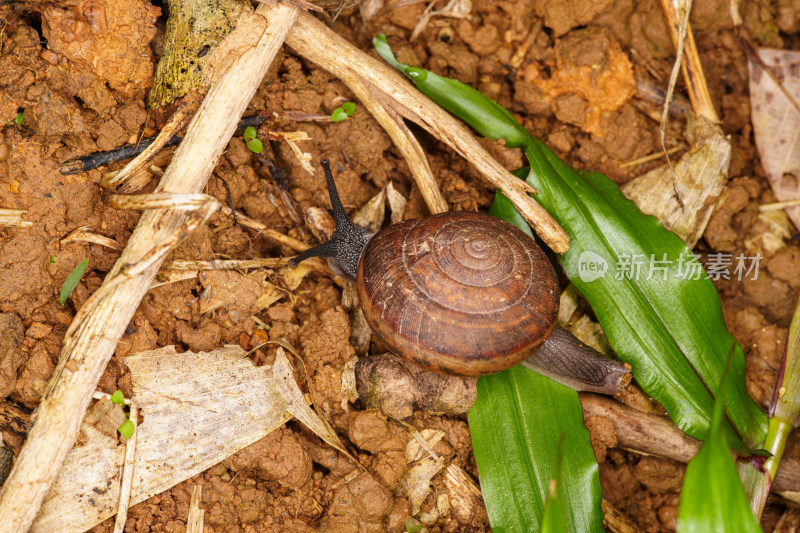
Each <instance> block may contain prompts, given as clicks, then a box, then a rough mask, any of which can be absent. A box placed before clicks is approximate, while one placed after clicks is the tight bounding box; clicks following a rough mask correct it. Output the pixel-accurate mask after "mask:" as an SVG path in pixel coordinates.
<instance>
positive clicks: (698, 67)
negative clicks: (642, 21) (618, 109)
mask: <svg viewBox="0 0 800 533" xmlns="http://www.w3.org/2000/svg"><path fill="white" fill-rule="evenodd" d="M686 3H687V2H686V0H681V6H683V7H684V8H685V6H686ZM688 5H689V9H691V3H689V4H688ZM661 9H662V10H663V11H664V16H665V18H666V19H667V27H668V28H669V34H670V37H672V44H673V45H675V47H676V49H677V48H678V43H679V42H681V44H682V45H683V56H684V58H685V61H682V62H681V71H682V72H683V79H684V81H685V82H686V90H687V91H688V93H689V100H691V102H692V108H693V109H694V112H695V113H697V115H698V116H701V117H704V118H706V119H707V120H708V121H709V122H711V123H712V124H718V123H719V116H718V115H717V111H716V109H715V108H714V102H713V101H712V100H711V93H709V92H708V85H707V84H706V76H705V73H704V72H703V65H702V63H700V54H699V53H698V52H697V46H696V45H695V43H694V35H693V34H692V27H691V25H690V24H689V22H688V20H687V21H686V27H685V28H684V31H685V33H686V37H685V39H680V35H681V22H682V19H681V17H679V16H678V13H677V12H676V11H675V6H674V5H673V3H672V0H661ZM677 53H678V54H680V53H681V50H678V51H677Z"/></svg>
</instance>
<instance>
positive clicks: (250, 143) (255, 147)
mask: <svg viewBox="0 0 800 533" xmlns="http://www.w3.org/2000/svg"><path fill="white" fill-rule="evenodd" d="M256 135H257V132H256V129H255V128H254V127H253V126H248V127H247V129H246V130H244V143H245V144H246V145H247V147H248V148H249V149H250V151H251V152H253V153H256V154H260V153H261V152H263V151H264V144H263V143H262V142H261V139H259V138H258V137H257V136H256Z"/></svg>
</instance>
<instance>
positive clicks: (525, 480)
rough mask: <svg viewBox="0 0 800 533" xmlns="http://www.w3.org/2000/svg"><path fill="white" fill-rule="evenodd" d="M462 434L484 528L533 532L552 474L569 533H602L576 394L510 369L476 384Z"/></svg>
mask: <svg viewBox="0 0 800 533" xmlns="http://www.w3.org/2000/svg"><path fill="white" fill-rule="evenodd" d="M469 428H470V433H471V435H472V445H473V448H474V451H475V461H476V462H477V465H478V471H479V472H480V481H481V490H482V492H483V499H484V501H485V502H486V510H487V512H488V513H489V520H490V522H491V525H492V529H493V530H495V531H536V530H538V529H539V528H540V527H541V526H542V525H543V513H544V509H545V500H546V499H547V495H548V492H549V488H550V481H551V479H553V477H554V475H555V474H556V471H557V465H558V447H559V441H560V439H561V437H562V435H563V436H564V439H565V441H566V442H568V443H569V446H565V447H564V448H563V457H562V468H561V476H560V477H561V487H562V489H561V491H560V496H561V498H562V501H563V507H564V508H565V509H566V512H567V518H568V520H567V523H568V524H569V531H575V532H584V531H587V532H588V531H598V532H601V531H603V525H602V524H603V512H602V510H601V509H600V502H601V499H602V493H601V490H600V479H599V476H598V473H597V463H596V462H595V457H594V452H593V451H592V447H591V444H590V442H589V432H588V431H587V430H586V428H585V427H584V425H583V411H582V409H581V405H580V402H579V401H578V394H577V393H576V392H575V391H573V390H571V389H568V388H566V387H564V386H563V385H559V384H558V383H555V382H554V381H551V380H550V379H549V378H546V377H544V376H540V375H539V374H536V373H535V372H531V371H530V370H528V369H526V368H523V367H520V366H517V367H514V368H511V369H509V370H506V371H505V372H501V373H500V374H493V375H491V376H482V377H480V378H479V379H478V398H477V400H476V402H475V405H474V406H473V407H472V409H471V410H470V412H469Z"/></svg>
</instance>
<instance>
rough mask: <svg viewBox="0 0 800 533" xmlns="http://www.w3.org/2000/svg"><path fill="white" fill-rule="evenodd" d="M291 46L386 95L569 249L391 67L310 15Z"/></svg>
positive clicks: (499, 171)
mask: <svg viewBox="0 0 800 533" xmlns="http://www.w3.org/2000/svg"><path fill="white" fill-rule="evenodd" d="M286 44H288V45H289V46H291V47H292V48H293V49H294V50H295V51H296V52H297V53H298V54H300V55H301V56H303V57H305V58H306V59H308V60H310V61H313V62H314V63H316V64H317V65H319V66H320V67H322V68H324V69H325V70H327V71H329V72H331V73H332V74H333V75H335V76H336V77H337V78H339V79H341V80H342V81H343V82H345V83H346V84H348V85H349V84H350V83H351V82H352V80H354V79H356V80H360V81H361V82H362V83H364V82H366V83H369V84H370V85H372V87H373V88H374V89H375V90H376V91H379V92H382V93H384V94H385V99H382V101H383V102H386V103H388V104H389V105H391V107H392V109H394V110H395V111H396V112H397V113H398V114H400V115H401V116H403V117H404V118H406V119H408V120H411V121H413V122H415V123H417V124H419V125H420V126H421V127H423V128H425V129H426V130H428V131H429V132H430V133H431V134H432V135H433V136H434V137H436V138H438V139H439V140H441V141H443V142H444V143H445V144H447V145H448V146H450V147H451V148H453V149H454V150H455V151H456V152H458V153H459V154H460V155H461V156H462V157H464V158H465V159H466V160H467V161H469V162H470V163H472V164H473V165H474V166H475V167H476V168H477V169H478V170H479V171H480V172H481V174H483V175H484V176H485V177H486V179H488V180H489V181H490V182H491V183H493V184H494V185H495V186H496V187H498V188H500V189H501V190H502V191H503V192H504V193H505V195H506V196H507V197H508V198H509V199H510V200H511V201H512V202H513V203H514V205H515V206H516V207H517V209H519V211H520V213H521V214H522V216H523V217H525V220H526V221H527V222H528V223H529V224H530V225H531V227H533V229H534V231H536V233H537V234H538V235H539V237H541V238H542V240H543V241H544V242H545V243H546V244H547V245H548V246H549V247H550V248H552V249H553V251H555V252H556V253H564V252H566V251H567V250H568V249H569V237H568V236H567V234H566V232H564V230H563V229H562V228H561V227H560V226H559V225H558V223H557V222H556V221H555V220H554V219H553V217H551V216H550V214H549V213H547V211H545V210H544V208H543V207H542V206H541V205H539V204H538V203H537V202H536V201H535V200H534V199H533V198H531V197H530V196H529V193H531V192H534V190H533V189H532V187H531V186H530V185H528V184H527V183H525V182H524V181H523V180H520V179H518V178H516V177H514V176H513V175H512V174H511V173H510V172H508V171H507V170H506V169H505V168H503V167H502V165H500V163H498V162H497V161H496V160H495V159H494V158H493V157H492V156H491V155H489V153H488V152H487V151H486V150H485V149H484V148H483V147H482V146H481V145H480V143H478V141H477V140H475V138H474V137H473V136H472V133H471V132H470V131H469V130H468V129H467V127H466V126H464V125H463V124H462V123H461V122H459V121H458V120H456V119H455V118H453V117H452V116H451V115H450V114H449V113H448V112H447V111H445V110H444V109H442V108H441V107H439V106H438V105H436V104H435V103H433V101H431V100H430V99H429V98H428V97H426V96H424V95H422V94H421V93H420V92H419V91H417V90H416V89H414V88H413V87H412V86H411V84H410V83H409V82H408V80H406V79H404V78H403V77H402V76H401V75H400V74H399V73H398V72H396V71H395V70H394V69H392V68H391V67H390V66H388V65H386V64H384V63H382V62H380V61H378V60H377V59H375V58H373V57H371V56H369V55H368V54H366V53H364V52H362V51H361V50H359V49H358V48H356V47H355V46H353V45H352V44H351V43H349V42H348V41H347V40H345V39H343V38H342V37H340V36H339V35H337V34H336V33H334V32H333V31H332V30H331V29H330V28H328V27H326V26H325V25H324V24H322V23H321V22H319V21H318V20H316V19H314V18H313V17H311V16H310V15H308V14H306V13H299V14H298V17H297V22H295V24H294V26H293V27H292V29H291V31H290V32H289V34H288V35H287V37H286Z"/></svg>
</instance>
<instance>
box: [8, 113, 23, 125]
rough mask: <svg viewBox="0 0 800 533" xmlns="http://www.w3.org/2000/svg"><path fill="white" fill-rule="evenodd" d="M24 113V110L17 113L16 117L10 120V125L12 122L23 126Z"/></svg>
mask: <svg viewBox="0 0 800 533" xmlns="http://www.w3.org/2000/svg"><path fill="white" fill-rule="evenodd" d="M24 113H25V112H24V111H20V112H19V113H17V116H16V117H14V120H12V121H11V122H9V123H8V125H9V126H10V125H11V124H16V125H17V126H21V125H22V121H23V120H25V115H24Z"/></svg>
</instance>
